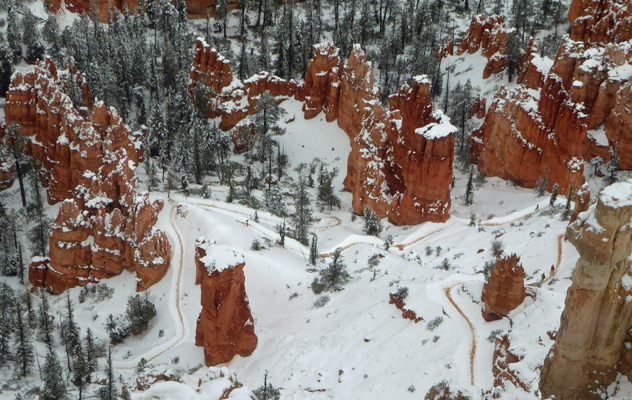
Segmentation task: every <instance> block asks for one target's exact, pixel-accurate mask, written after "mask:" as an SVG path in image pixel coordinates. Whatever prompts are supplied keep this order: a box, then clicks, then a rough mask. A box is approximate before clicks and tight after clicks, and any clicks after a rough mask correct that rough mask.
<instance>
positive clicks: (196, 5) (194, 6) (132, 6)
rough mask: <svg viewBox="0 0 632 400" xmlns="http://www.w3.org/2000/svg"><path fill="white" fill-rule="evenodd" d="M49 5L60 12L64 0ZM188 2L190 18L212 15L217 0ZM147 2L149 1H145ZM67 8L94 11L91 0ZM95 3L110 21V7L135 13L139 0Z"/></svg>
mask: <svg viewBox="0 0 632 400" xmlns="http://www.w3.org/2000/svg"><path fill="white" fill-rule="evenodd" d="M44 1H45V2H46V3H47V4H48V7H49V10H50V11H51V12H53V13H58V12H59V11H60V10H62V7H63V6H62V1H61V0H44ZM185 1H186V4H187V14H188V16H189V18H206V13H207V10H208V11H209V12H210V13H211V15H213V14H214V12H215V4H217V0H185ZM228 2H229V4H230V5H231V6H232V7H236V6H237V2H238V0H228ZM145 3H147V1H145ZM63 4H65V9H66V10H68V11H70V12H72V13H77V14H81V13H84V12H85V13H88V14H90V13H91V12H92V10H91V4H92V1H91V0H65V1H64V3H63ZM95 4H96V6H97V12H98V16H99V20H100V21H101V22H106V23H107V22H108V16H109V11H110V7H112V8H114V9H117V10H119V11H121V12H123V10H124V9H125V7H127V9H128V10H129V12H130V13H131V14H133V13H134V12H135V11H136V9H137V8H138V4H139V1H138V0H96V1H95Z"/></svg>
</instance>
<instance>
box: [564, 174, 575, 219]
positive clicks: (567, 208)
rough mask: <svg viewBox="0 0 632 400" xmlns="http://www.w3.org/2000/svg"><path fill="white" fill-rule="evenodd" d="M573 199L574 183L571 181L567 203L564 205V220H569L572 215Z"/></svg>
mask: <svg viewBox="0 0 632 400" xmlns="http://www.w3.org/2000/svg"><path fill="white" fill-rule="evenodd" d="M572 199H573V184H572V183H571V187H570V188H569V189H568V194H567V195H566V205H565V206H564V212H563V213H562V221H568V220H569V219H570V217H571V201H572Z"/></svg>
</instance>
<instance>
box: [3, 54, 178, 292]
mask: <svg viewBox="0 0 632 400" xmlns="http://www.w3.org/2000/svg"><path fill="white" fill-rule="evenodd" d="M69 76H72V75H71V74H69V72H68V70H63V71H59V72H58V71H57V69H56V68H55V65H54V64H53V63H52V62H51V61H46V62H44V63H41V64H39V65H38V66H36V67H35V68H34V69H33V70H32V71H31V72H29V73H27V74H26V75H22V74H16V75H15V78H14V80H13V82H12V84H11V87H10V89H9V92H8V93H7V104H6V108H5V112H6V120H7V122H8V123H11V122H15V123H17V124H18V125H20V126H21V128H20V130H19V133H20V135H22V136H24V137H26V138H27V139H28V140H27V144H26V150H27V154H29V155H31V156H33V157H35V158H37V159H38V161H39V162H40V163H41V164H42V167H43V171H44V174H45V176H46V179H45V182H46V183H47V186H48V188H47V189H48V190H47V193H48V201H49V203H51V204H53V203H57V202H60V201H61V202H62V205H61V207H60V208H59V213H58V215H57V218H56V219H55V222H54V224H53V227H52V233H51V237H50V246H49V247H50V258H49V259H48V260H39V261H38V262H37V263H34V264H33V265H32V267H31V270H30V281H31V283H32V284H33V286H36V287H45V288H47V289H48V290H49V291H50V292H52V293H61V292H63V291H64V290H66V289H67V288H70V287H74V286H78V285H84V284H86V283H89V282H97V281H99V280H100V279H104V278H108V277H111V276H114V275H118V274H120V273H121V272H122V271H123V270H124V269H126V270H130V271H132V272H135V273H136V276H137V278H138V284H137V289H138V290H144V289H146V288H147V287H149V286H151V285H152V284H154V283H156V282H157V281H158V280H160V279H161V278H162V277H163V276H164V274H165V273H166V271H167V268H168V266H169V260H170V245H169V241H168V240H167V237H166V236H165V234H164V233H163V232H162V231H159V230H155V229H154V227H153V226H154V224H155V223H156V221H157V215H158V213H159V212H160V210H161V208H162V202H155V203H153V204H152V203H151V202H150V201H149V199H148V196H147V195H146V194H139V193H137V192H136V190H135V187H136V180H137V179H136V178H135V177H134V169H135V168H136V165H137V164H138V163H139V161H140V158H141V157H142V135H141V134H139V133H132V132H130V130H129V128H128V127H127V125H125V124H124V122H123V121H122V119H121V118H120V116H119V115H118V114H117V113H116V110H114V109H113V108H107V107H106V106H105V105H104V104H103V103H100V102H99V103H97V104H95V105H94V106H93V108H92V110H91V112H90V113H89V117H87V116H84V115H82V114H81V113H80V112H79V111H78V110H77V109H76V108H75V107H74V106H73V104H72V101H71V100H70V98H69V97H68V96H67V95H66V94H65V93H64V91H63V81H64V80H66V79H68V78H69ZM84 95H85V93H84ZM89 103H90V101H88V100H87V99H84V104H86V105H87V104H89ZM84 114H85V115H87V114H88V112H87V109H86V110H85V113H84Z"/></svg>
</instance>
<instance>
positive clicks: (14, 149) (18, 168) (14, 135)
mask: <svg viewBox="0 0 632 400" xmlns="http://www.w3.org/2000/svg"><path fill="white" fill-rule="evenodd" d="M20 128H21V127H20V126H19V125H18V124H16V123H15V122H11V124H9V126H8V127H7V128H6V130H5V140H6V141H7V143H8V145H9V148H10V149H11V154H12V155H13V160H14V162H15V172H16V174H17V176H18V183H19V185H20V196H21V197H22V207H26V191H25V189H24V173H23V171H22V164H24V162H25V155H24V141H25V139H24V137H23V136H21V135H20V134H19V132H18V130H19V129H20Z"/></svg>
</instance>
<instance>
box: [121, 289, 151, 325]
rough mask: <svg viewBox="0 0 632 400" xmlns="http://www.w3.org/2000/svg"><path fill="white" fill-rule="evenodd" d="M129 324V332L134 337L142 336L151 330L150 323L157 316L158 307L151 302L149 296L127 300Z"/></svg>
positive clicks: (138, 296)
mask: <svg viewBox="0 0 632 400" xmlns="http://www.w3.org/2000/svg"><path fill="white" fill-rule="evenodd" d="M125 315H126V318H127V321H128V322H129V331H130V333H132V334H133V335H140V334H141V333H143V332H145V331H146V330H147V329H148V328H149V323H150V322H151V320H152V318H154V317H155V316H156V306H155V305H154V303H152V302H151V300H149V294H148V293H147V292H145V296H144V297H143V298H141V296H140V295H138V294H137V295H135V296H130V297H129V298H128V299H127V310H126V311H125Z"/></svg>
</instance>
